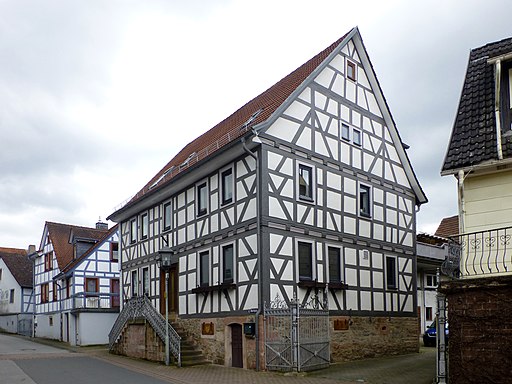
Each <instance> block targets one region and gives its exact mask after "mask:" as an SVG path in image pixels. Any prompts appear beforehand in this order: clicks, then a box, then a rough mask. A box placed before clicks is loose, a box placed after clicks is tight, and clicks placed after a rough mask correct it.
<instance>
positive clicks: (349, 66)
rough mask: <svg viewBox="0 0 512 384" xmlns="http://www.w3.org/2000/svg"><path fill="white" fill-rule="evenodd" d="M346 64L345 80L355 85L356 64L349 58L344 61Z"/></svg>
mask: <svg viewBox="0 0 512 384" xmlns="http://www.w3.org/2000/svg"><path fill="white" fill-rule="evenodd" d="M346 62H347V64H346V66H345V67H346V68H345V73H346V74H347V79H349V80H352V81H353V82H354V83H357V63H356V62H355V61H353V60H350V59H349V58H347V59H346ZM349 68H350V69H351V70H352V75H351V74H350V73H349Z"/></svg>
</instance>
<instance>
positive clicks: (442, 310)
mask: <svg viewBox="0 0 512 384" xmlns="http://www.w3.org/2000/svg"><path fill="white" fill-rule="evenodd" d="M439 277H440V276H439V269H438V270H437V281H439ZM436 315H437V316H436V330H437V348H436V352H437V359H436V368H437V383H438V384H446V383H447V381H446V380H447V375H446V366H447V365H446V333H445V332H446V296H445V295H444V294H443V293H440V292H439V291H438V292H437V312H436Z"/></svg>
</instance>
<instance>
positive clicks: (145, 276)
mask: <svg viewBox="0 0 512 384" xmlns="http://www.w3.org/2000/svg"><path fill="white" fill-rule="evenodd" d="M142 294H143V295H146V296H148V297H149V296H150V284H149V268H148V267H146V268H143V269H142Z"/></svg>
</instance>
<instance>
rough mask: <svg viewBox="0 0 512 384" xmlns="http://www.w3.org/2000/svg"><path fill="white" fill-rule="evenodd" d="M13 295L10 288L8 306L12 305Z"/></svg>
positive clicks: (13, 291)
mask: <svg viewBox="0 0 512 384" xmlns="http://www.w3.org/2000/svg"><path fill="white" fill-rule="evenodd" d="M14 294H15V290H14V289H13V288H11V290H10V291H9V304H14Z"/></svg>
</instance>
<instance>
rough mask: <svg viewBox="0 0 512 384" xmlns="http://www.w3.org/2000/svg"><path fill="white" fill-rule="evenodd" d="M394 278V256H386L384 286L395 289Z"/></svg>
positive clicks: (395, 276)
mask: <svg viewBox="0 0 512 384" xmlns="http://www.w3.org/2000/svg"><path fill="white" fill-rule="evenodd" d="M396 279H397V273H396V258H395V257H393V256H386V287H387V288H388V289H397V281H396Z"/></svg>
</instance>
